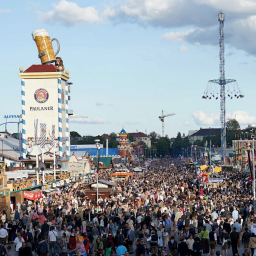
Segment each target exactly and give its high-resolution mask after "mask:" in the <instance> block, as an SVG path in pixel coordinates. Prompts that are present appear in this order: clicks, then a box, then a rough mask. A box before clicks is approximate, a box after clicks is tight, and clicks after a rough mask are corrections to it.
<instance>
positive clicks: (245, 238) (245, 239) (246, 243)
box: [242, 228, 252, 249]
mask: <svg viewBox="0 0 256 256" xmlns="http://www.w3.org/2000/svg"><path fill="white" fill-rule="evenodd" d="M251 236H252V234H251V233H250V232H249V230H248V228H245V232H244V233H243V236H242V243H244V248H245V249H247V248H249V241H250V237H251Z"/></svg>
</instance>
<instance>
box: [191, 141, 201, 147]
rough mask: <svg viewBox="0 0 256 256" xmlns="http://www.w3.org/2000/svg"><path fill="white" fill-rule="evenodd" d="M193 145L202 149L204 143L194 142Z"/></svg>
mask: <svg viewBox="0 0 256 256" xmlns="http://www.w3.org/2000/svg"><path fill="white" fill-rule="evenodd" d="M193 145H197V146H199V147H203V146H204V142H203V141H201V140H195V141H194V143H193Z"/></svg>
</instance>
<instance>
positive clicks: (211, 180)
mask: <svg viewBox="0 0 256 256" xmlns="http://www.w3.org/2000/svg"><path fill="white" fill-rule="evenodd" d="M209 182H210V183H218V182H223V178H209Z"/></svg>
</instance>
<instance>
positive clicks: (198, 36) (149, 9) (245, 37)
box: [105, 0, 256, 54]
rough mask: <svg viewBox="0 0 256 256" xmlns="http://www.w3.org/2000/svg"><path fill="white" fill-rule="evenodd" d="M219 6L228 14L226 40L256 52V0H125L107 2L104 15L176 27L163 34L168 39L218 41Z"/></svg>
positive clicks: (123, 20)
mask: <svg viewBox="0 0 256 256" xmlns="http://www.w3.org/2000/svg"><path fill="white" fill-rule="evenodd" d="M220 10H223V12H225V15H226V18H225V42H226V43H227V44H230V45H232V46H234V47H235V48H236V49H242V50H245V51H246V52H247V53H249V54H256V48H255V43H254V41H255V40H254V39H255V37H256V15H255V13H256V1H253V0H182V1H181V0H154V1H152V0H143V1H141V0H123V1H120V2H119V4H116V5H115V6H111V5H109V6H107V7H106V10H105V15H106V17H107V18H108V19H111V20H113V21H118V22H133V23H134V22H137V23H138V24H141V25H143V26H154V27H163V28H170V29H172V30H174V29H175V32H174V31H170V32H169V33H166V34H164V35H163V36H162V38H163V39H166V40H169V41H183V42H188V43H192V44H197V45H218V43H219V39H218V37H219V31H218V25H219V24H218V18H217V14H218V13H219V11H220ZM188 28H189V29H188Z"/></svg>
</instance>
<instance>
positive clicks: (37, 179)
mask: <svg viewBox="0 0 256 256" xmlns="http://www.w3.org/2000/svg"><path fill="white" fill-rule="evenodd" d="M36 184H37V185H39V170H38V152H37V145H36Z"/></svg>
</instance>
